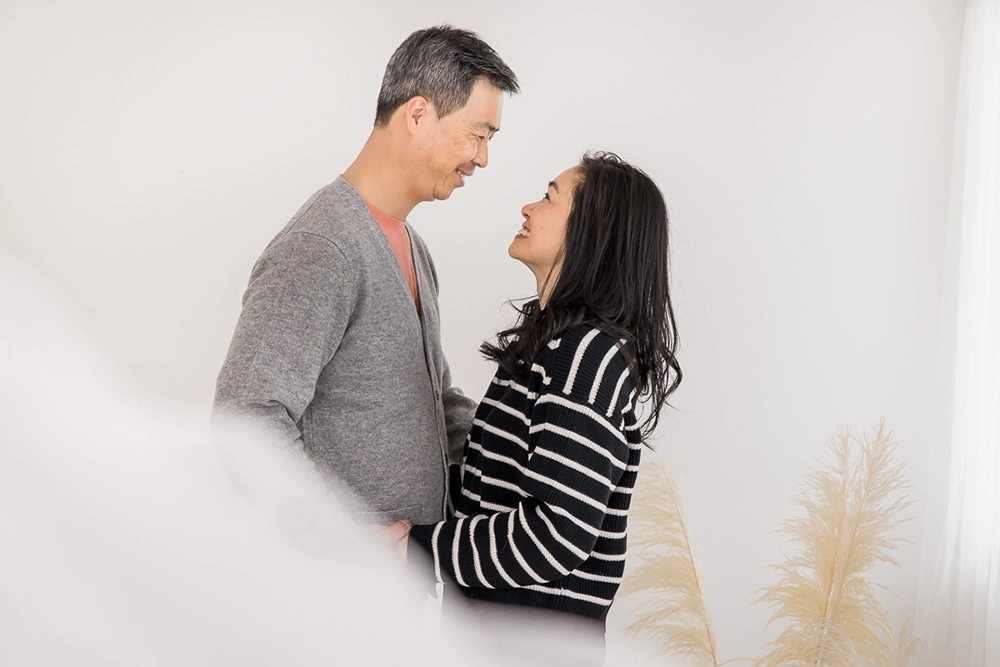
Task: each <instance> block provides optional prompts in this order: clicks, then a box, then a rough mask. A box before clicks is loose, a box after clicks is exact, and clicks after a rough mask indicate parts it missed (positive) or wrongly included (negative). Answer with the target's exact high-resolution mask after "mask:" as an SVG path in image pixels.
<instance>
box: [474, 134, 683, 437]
mask: <svg viewBox="0 0 1000 667" xmlns="http://www.w3.org/2000/svg"><path fill="white" fill-rule="evenodd" d="M579 167H580V168H579V176H580V178H579V181H578V182H577V183H576V185H575V187H574V188H573V196H572V201H571V204H570V213H569V218H568V220H567V222H566V236H565V238H564V239H563V245H562V249H561V250H560V259H561V265H560V267H559V270H558V274H557V275H556V276H555V278H554V281H555V283H554V284H553V285H550V286H548V287H547V289H546V291H547V292H548V298H547V301H546V304H545V307H544V308H542V307H541V306H540V304H539V300H538V299H537V298H536V299H532V300H531V301H528V302H527V303H525V304H524V305H523V306H521V307H519V308H518V312H519V316H518V320H517V322H516V323H515V325H514V326H513V327H511V328H510V329H506V330H504V331H501V332H500V333H499V334H497V339H496V342H495V343H492V342H490V341H487V342H485V343H483V345H482V347H481V348H480V351H481V352H482V353H483V356H485V357H486V358H487V359H490V360H492V361H495V362H496V363H497V364H498V365H499V366H500V367H501V368H503V369H504V370H505V371H507V372H508V373H510V374H511V375H512V376H514V377H523V376H525V375H526V374H527V372H528V370H529V369H530V368H531V363H532V360H533V359H534V357H535V355H537V354H538V352H539V351H540V350H541V349H542V347H543V346H545V345H546V344H547V343H548V342H549V341H550V340H552V339H553V338H555V337H556V336H558V335H559V334H560V333H561V332H563V331H565V330H567V329H569V328H571V327H573V326H576V325H577V324H583V323H587V324H592V325H594V326H596V327H598V328H599V329H601V330H602V331H604V332H606V333H608V334H610V335H612V336H614V337H615V338H617V339H621V340H624V341H625V343H624V344H623V346H622V349H623V351H624V353H625V356H626V358H627V359H628V362H629V368H630V371H631V378H632V384H633V386H634V387H635V389H636V391H637V394H638V397H639V399H640V400H641V401H642V402H643V403H645V405H646V410H644V421H643V424H642V434H643V437H649V436H650V435H651V434H652V433H653V431H654V430H655V429H656V426H657V424H658V423H659V419H660V410H661V409H662V408H663V406H664V405H665V404H666V402H667V397H669V396H670V394H671V393H673V391H674V390H675V389H677V386H678V385H679V384H680V382H681V378H682V377H683V374H682V373H681V367H680V364H678V363H677V358H676V356H675V354H674V353H675V350H676V349H677V344H678V335H677V325H676V324H675V322H674V311H673V305H672V303H671V301H670V280H669V273H670V261H669V260H670V243H669V233H668V232H669V222H668V218H667V205H666V203H665V202H664V201H663V195H662V193H661V192H660V190H659V188H657V187H656V184H655V183H654V182H653V181H652V179H651V178H650V177H649V176H647V175H646V173H645V172H643V171H642V170H641V169H639V168H637V167H634V166H632V165H630V164H628V163H627V162H625V161H624V160H622V159H621V158H620V157H618V156H617V155H615V154H614V153H608V152H597V153H587V154H585V155H584V156H583V159H582V160H580V165H579ZM557 263H558V262H557Z"/></svg>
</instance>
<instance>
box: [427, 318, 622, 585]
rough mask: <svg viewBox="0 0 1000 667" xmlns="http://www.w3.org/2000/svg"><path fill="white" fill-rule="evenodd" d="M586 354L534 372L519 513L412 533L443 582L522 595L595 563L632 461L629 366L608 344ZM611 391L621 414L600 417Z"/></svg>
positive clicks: (559, 358)
mask: <svg viewBox="0 0 1000 667" xmlns="http://www.w3.org/2000/svg"><path fill="white" fill-rule="evenodd" d="M585 340H586V339H585ZM587 342H588V343H589V342H591V341H587ZM601 344H603V345H604V349H603V350H602V349H600V348H601ZM581 345H582V343H581V344H580V345H578V346H576V347H574V348H572V349H560V350H559V354H558V355H556V356H555V358H554V359H553V360H552V362H551V363H549V364H548V365H547V366H546V367H544V368H541V367H537V365H536V367H537V368H539V370H541V372H542V373H543V374H544V378H545V379H544V381H543V384H542V390H541V391H540V392H539V395H538V397H537V399H536V401H535V403H534V407H533V409H532V411H531V417H530V424H529V430H528V433H529V437H528V442H527V443H526V444H527V446H528V452H529V454H528V459H527V464H526V466H525V468H524V470H523V475H522V481H521V483H520V485H519V489H518V491H519V493H520V495H521V497H522V499H521V501H520V502H519V503H518V505H517V507H516V508H514V509H513V510H512V511H508V512H496V513H493V514H479V515H475V516H471V517H460V518H457V519H452V520H449V521H442V522H439V523H436V524H431V525H423V526H414V527H413V529H412V530H411V532H410V538H409V539H410V545H409V546H410V547H412V546H414V544H417V545H420V547H421V548H423V549H424V550H426V551H427V552H428V553H429V554H430V556H431V561H432V562H433V567H434V573H435V577H436V578H437V580H438V581H439V582H442V583H444V581H445V579H444V576H443V575H444V574H447V575H449V576H450V577H452V578H454V580H455V581H456V582H457V583H458V584H459V585H461V586H466V587H472V588H516V587H525V586H531V585H534V584H540V583H545V582H550V581H554V580H556V579H559V578H562V577H564V576H566V575H567V574H569V573H570V572H571V571H573V570H574V569H576V568H577V567H579V565H580V564H581V563H583V562H584V561H585V560H586V559H587V558H589V557H590V554H591V552H592V550H593V548H594V545H595V543H596V542H597V539H598V536H599V535H600V529H601V526H602V524H603V523H604V518H605V516H606V514H607V513H608V511H609V510H608V500H609V498H610V496H611V493H612V491H613V490H614V489H615V487H616V485H617V483H618V481H619V479H620V478H621V475H622V473H623V471H624V470H625V467H626V465H627V461H628V453H629V449H628V444H627V442H626V439H625V436H624V434H623V432H622V431H621V429H620V425H621V414H622V409H623V407H624V406H625V405H627V403H628V399H627V397H628V396H629V391H625V392H622V391H621V389H622V387H621V382H619V380H620V378H622V377H623V372H624V373H625V374H626V375H627V371H623V370H622V369H625V368H627V367H626V364H625V361H624V358H623V356H622V355H621V353H620V352H619V351H617V349H616V348H615V345H614V341H613V340H612V339H610V337H607V336H602V337H601V339H600V343H595V344H593V345H592V346H591V349H589V350H586V354H585V353H584V352H583V351H581V350H580V349H579V347H580V346H581ZM564 347H567V348H568V347H569V346H564ZM612 348H615V349H612ZM611 362H613V363H611ZM616 384H617V385H618V386H617V387H615V385H616ZM613 390H615V391H614V393H615V394H617V395H619V396H622V399H621V400H617V401H616V403H617V405H613V406H612V408H613V409H609V410H599V409H597V407H596V406H595V404H594V403H595V401H594V399H595V397H596V396H597V395H598V394H601V395H602V396H608V395H610V394H611V393H612V391H613ZM484 455H485V456H489V455H490V453H489V452H484Z"/></svg>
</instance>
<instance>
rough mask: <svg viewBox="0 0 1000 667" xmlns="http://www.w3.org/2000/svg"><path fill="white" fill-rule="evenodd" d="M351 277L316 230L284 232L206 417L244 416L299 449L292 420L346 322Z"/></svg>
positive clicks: (259, 270)
mask: <svg viewBox="0 0 1000 667" xmlns="http://www.w3.org/2000/svg"><path fill="white" fill-rule="evenodd" d="M351 275H352V271H350V267H349V265H348V262H347V259H346V258H345V257H344V255H343V253H342V252H341V250H340V249H339V248H338V247H337V246H336V245H334V244H333V243H332V242H331V241H329V240H327V239H325V238H323V237H321V236H317V235H315V234H309V233H298V232H296V233H290V234H287V235H286V236H285V237H283V238H281V239H279V240H277V241H275V242H274V243H273V244H272V245H270V246H269V247H268V248H267V249H266V250H265V251H264V253H263V254H262V255H261V257H260V259H259V260H258V261H257V263H256V265H255V266H254V269H253V272H252V273H251V276H250V284H249V286H248V287H247V291H246V293H245V294H244V296H243V309H242V311H241V312H240V317H239V320H238V322H237V324H236V331H235V333H234V334H233V339H232V342H231V343H230V346H229V352H228V353H227V355H226V360H225V362H224V363H223V366H222V370H221V372H220V373H219V378H218V382H217V384H216V392H215V405H214V410H213V418H218V417H220V416H233V417H237V418H240V419H243V420H249V421H251V422H252V423H253V424H254V426H256V427H258V428H260V429H261V430H263V431H264V432H266V433H268V434H269V435H270V436H271V437H274V438H276V439H277V440H279V441H281V442H283V443H285V444H287V445H289V446H290V447H292V448H294V449H299V450H301V449H302V434H301V433H300V431H299V428H298V426H297V424H298V422H299V420H300V419H301V418H302V414H303V412H304V411H305V409H306V407H307V406H308V405H309V403H310V401H311V400H312V398H313V394H314V393H315V391H316V382H317V380H318V378H319V375H320V373H321V372H322V370H323V367H324V366H325V365H326V364H327V363H328V362H329V361H330V359H331V358H332V357H333V354H334V352H335V351H336V350H337V348H338V347H339V345H340V341H341V338H342V336H343V334H344V331H345V329H346V327H347V323H348V320H349V318H350V315H351V312H352V309H353V307H354V301H355V298H356V296H355V292H356V286H355V285H354V283H353V281H352V280H350V278H349V276H351ZM303 455H304V453H303Z"/></svg>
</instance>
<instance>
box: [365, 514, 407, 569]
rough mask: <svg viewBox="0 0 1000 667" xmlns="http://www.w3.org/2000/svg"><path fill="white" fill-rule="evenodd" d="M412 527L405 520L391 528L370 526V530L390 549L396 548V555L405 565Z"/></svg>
mask: <svg viewBox="0 0 1000 667" xmlns="http://www.w3.org/2000/svg"><path fill="white" fill-rule="evenodd" d="M412 526H413V524H411V523H410V522H409V521H407V520H406V519H403V520H401V521H397V522H396V523H394V524H391V525H389V526H370V527H369V529H370V530H371V531H372V532H373V533H374V534H375V536H376V539H377V540H378V541H380V542H384V543H385V545H386V546H388V547H390V548H395V550H396V554H397V555H398V556H399V557H400V559H402V561H403V562H404V563H405V562H406V544H407V542H408V538H409V536H410V528H411V527H412Z"/></svg>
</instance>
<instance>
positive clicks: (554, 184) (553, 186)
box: [549, 181, 559, 194]
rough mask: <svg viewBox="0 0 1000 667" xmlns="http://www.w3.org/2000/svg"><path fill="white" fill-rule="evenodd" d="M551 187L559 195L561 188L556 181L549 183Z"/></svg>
mask: <svg viewBox="0 0 1000 667" xmlns="http://www.w3.org/2000/svg"><path fill="white" fill-rule="evenodd" d="M549 187H550V188H552V189H553V190H555V191H556V194H559V186H558V185H557V184H556V182H555V181H549Z"/></svg>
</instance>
